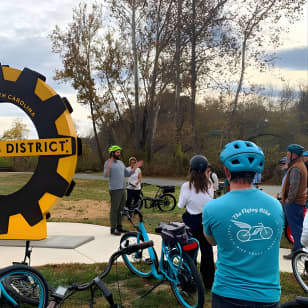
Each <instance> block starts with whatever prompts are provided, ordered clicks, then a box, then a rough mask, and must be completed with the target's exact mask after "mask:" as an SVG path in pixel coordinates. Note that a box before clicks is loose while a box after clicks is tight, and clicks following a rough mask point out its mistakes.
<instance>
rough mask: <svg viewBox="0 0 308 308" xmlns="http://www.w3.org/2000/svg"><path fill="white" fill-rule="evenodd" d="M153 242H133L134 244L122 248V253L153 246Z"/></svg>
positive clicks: (130, 252)
mask: <svg viewBox="0 0 308 308" xmlns="http://www.w3.org/2000/svg"><path fill="white" fill-rule="evenodd" d="M153 245H154V243H153V241H146V242H141V243H139V244H134V245H129V246H127V247H126V248H124V249H123V250H124V252H123V254H128V255H130V254H132V253H133V252H137V251H138V250H140V249H146V248H149V247H153Z"/></svg>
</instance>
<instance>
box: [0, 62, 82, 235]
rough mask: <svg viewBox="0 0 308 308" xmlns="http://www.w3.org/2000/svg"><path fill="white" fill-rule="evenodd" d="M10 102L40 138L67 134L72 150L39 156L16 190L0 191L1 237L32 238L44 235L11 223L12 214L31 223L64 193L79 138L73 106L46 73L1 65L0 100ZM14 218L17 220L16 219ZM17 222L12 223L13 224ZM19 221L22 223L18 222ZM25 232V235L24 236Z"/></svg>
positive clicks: (69, 183)
mask: <svg viewBox="0 0 308 308" xmlns="http://www.w3.org/2000/svg"><path fill="white" fill-rule="evenodd" d="M1 103H12V104H13V105H15V106H17V107H19V108H21V109H22V110H23V111H24V112H25V113H26V114H27V115H28V116H29V118H30V119H31V120H32V122H33V124H34V126H35V128H36V130H37V133H38V136H39V139H45V138H70V139H71V140H72V154H71V155H69V156H64V155H48V156H39V158H38V163H37V166H36V169H35V171H34V173H33V175H32V177H31V178H30V180H29V181H28V182H27V183H26V184H25V185H24V186H23V187H22V188H21V189H19V190H18V191H16V192H14V193H12V194H9V195H0V238H1V235H8V236H7V237H5V238H11V239H14V238H15V239H18V238H24V239H29V237H32V239H33V237H34V238H35V239H40V238H45V237H46V235H40V234H35V235H34V236H28V235H27V234H24V233H23V230H21V229H22V228H24V227H23V226H22V224H21V223H20V220H18V222H19V223H18V224H19V225H17V226H11V225H10V224H11V223H13V222H12V221H13V220H12V219H11V218H12V217H14V215H17V214H21V215H22V217H23V219H24V221H25V226H26V224H28V225H29V227H30V229H31V227H34V226H35V225H37V224H39V223H40V222H41V221H42V220H45V223H46V217H45V216H46V213H47V212H48V209H49V208H50V207H51V206H52V205H53V203H54V202H55V201H57V199H59V198H61V197H63V196H64V195H67V194H68V193H69V192H70V191H71V190H72V187H73V185H74V182H73V180H72V179H73V175H74V173H75V168H76V164H77V155H78V152H79V151H78V149H79V148H80V146H79V139H78V138H77V134H76V130H75V127H74V125H73V121H72V118H71V116H70V113H71V112H72V108H71V107H70V105H69V102H68V101H67V100H66V99H65V98H61V97H60V96H59V95H58V94H57V93H56V92H55V91H54V90H53V89H52V88H51V87H49V86H48V85H47V84H46V83H45V77H44V76H42V75H40V74H39V73H37V72H35V71H32V70H30V69H27V68H25V69H23V70H22V71H20V70H17V69H13V68H10V67H8V66H1V70H0V104H1ZM16 222H17V220H16ZM16 224H17V223H15V225H16ZM20 224H21V226H20ZM27 236H28V237H27Z"/></svg>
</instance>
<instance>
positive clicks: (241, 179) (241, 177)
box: [230, 171, 256, 184]
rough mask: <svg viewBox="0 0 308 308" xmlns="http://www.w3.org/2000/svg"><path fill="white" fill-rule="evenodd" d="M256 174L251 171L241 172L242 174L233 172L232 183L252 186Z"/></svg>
mask: <svg viewBox="0 0 308 308" xmlns="http://www.w3.org/2000/svg"><path fill="white" fill-rule="evenodd" d="M255 174H256V173H255V172H251V171H240V172H231V179H230V182H233V183H241V184H251V183H252V181H253V178H254V177H255Z"/></svg>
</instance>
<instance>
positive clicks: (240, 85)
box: [226, 34, 247, 141]
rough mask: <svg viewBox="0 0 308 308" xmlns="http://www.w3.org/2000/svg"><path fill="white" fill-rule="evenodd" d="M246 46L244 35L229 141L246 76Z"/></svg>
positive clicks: (229, 128) (228, 130)
mask: <svg viewBox="0 0 308 308" xmlns="http://www.w3.org/2000/svg"><path fill="white" fill-rule="evenodd" d="M246 45H247V36H246V34H244V40H243V44H242V60H241V75H240V79H239V82H238V84H237V89H236V92H235V97H234V101H233V108H232V112H231V116H230V121H229V125H228V129H227V132H226V137H227V141H231V139H232V130H233V126H234V120H235V114H236V111H237V107H238V99H239V96H240V93H241V90H242V85H243V79H244V75H245V68H246V66H245V63H246V62H245V56H246Z"/></svg>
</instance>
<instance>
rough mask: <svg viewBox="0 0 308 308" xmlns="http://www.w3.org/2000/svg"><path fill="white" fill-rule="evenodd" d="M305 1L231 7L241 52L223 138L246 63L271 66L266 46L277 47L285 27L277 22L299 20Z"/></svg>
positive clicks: (264, 0) (250, 0)
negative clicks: (237, 75) (231, 103)
mask: <svg viewBox="0 0 308 308" xmlns="http://www.w3.org/2000/svg"><path fill="white" fill-rule="evenodd" d="M305 2H306V1H305V0H299V1H293V0H259V1H254V0H241V1H237V2H236V3H235V4H234V5H233V7H232V8H231V10H233V12H232V14H233V16H234V18H233V19H232V21H233V22H234V23H233V30H234V34H235V35H236V36H237V37H240V45H241V51H240V53H239V55H238V56H239V58H240V69H239V79H238V82H237V87H236V91H235V97H234V100H233V105H232V111H231V115H230V120H229V125H228V128H227V139H229V140H230V139H231V138H232V129H233V125H234V119H235V114H236V112H237V108H238V103H239V95H240V93H241V91H242V87H243V82H244V77H245V72H246V68H247V66H248V65H249V63H254V64H255V65H256V66H258V67H259V69H261V70H262V69H264V68H265V66H266V65H268V64H270V63H271V60H272V59H273V57H272V56H269V57H266V50H268V48H269V46H272V48H277V47H278V46H279V43H280V36H281V33H282V31H286V30H287V28H288V26H282V24H280V23H279V21H280V19H282V18H285V19H287V20H288V21H289V23H292V22H294V21H295V20H296V19H297V18H299V16H300V14H301V12H302V8H303V5H304V4H305ZM265 33H266V36H265V35H264V34H265ZM237 60H238V59H235V61H236V62H238V61H237Z"/></svg>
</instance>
